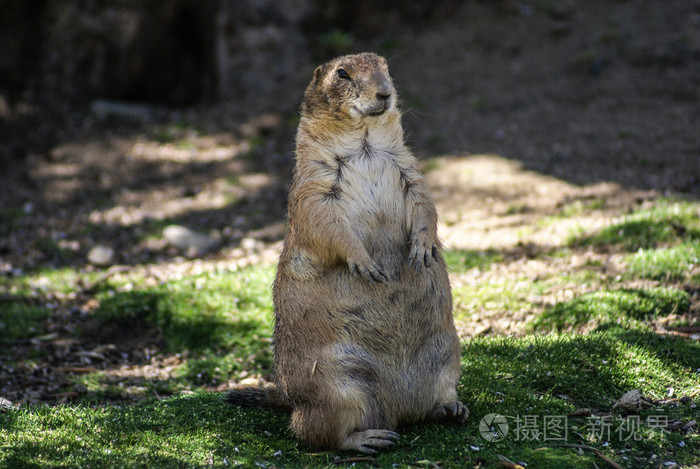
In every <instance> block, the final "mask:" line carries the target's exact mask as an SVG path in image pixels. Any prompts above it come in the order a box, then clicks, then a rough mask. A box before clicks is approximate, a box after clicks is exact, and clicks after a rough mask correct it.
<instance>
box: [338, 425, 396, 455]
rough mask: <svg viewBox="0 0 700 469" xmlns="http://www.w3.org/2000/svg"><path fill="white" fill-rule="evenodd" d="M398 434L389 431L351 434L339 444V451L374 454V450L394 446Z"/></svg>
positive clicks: (367, 431)
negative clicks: (346, 450)
mask: <svg viewBox="0 0 700 469" xmlns="http://www.w3.org/2000/svg"><path fill="white" fill-rule="evenodd" d="M398 438H399V434H398V433H396V432H392V431H391V430H364V431H361V432H352V433H351V434H349V435H348V436H347V437H346V438H345V440H343V442H342V443H341V444H340V449H348V450H355V451H360V452H362V453H367V454H372V453H376V450H375V448H384V447H386V446H391V445H393V444H394V441H395V440H398Z"/></svg>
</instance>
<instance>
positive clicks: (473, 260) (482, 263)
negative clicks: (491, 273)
mask: <svg viewBox="0 0 700 469" xmlns="http://www.w3.org/2000/svg"><path fill="white" fill-rule="evenodd" d="M443 255H444V257H445V262H446V263H447V269H448V270H449V271H450V272H454V273H463V272H466V271H468V270H471V269H474V268H477V269H479V270H481V271H485V270H489V269H490V268H491V266H492V265H493V264H495V263H498V262H502V261H503V259H504V257H503V254H502V253H500V252H499V251H497V250H495V249H489V250H485V251H471V250H467V249H449V250H446V251H445V252H444V253H443Z"/></svg>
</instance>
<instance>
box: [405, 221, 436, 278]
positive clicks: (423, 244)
mask: <svg viewBox="0 0 700 469" xmlns="http://www.w3.org/2000/svg"><path fill="white" fill-rule="evenodd" d="M437 259H438V249H437V246H436V245H435V243H434V241H433V238H432V236H428V235H427V229H425V228H424V229H423V231H421V232H419V233H418V234H416V235H414V236H413V237H412V238H411V252H410V253H409V254H408V265H413V266H415V269H416V272H418V271H419V270H420V269H421V268H422V267H423V266H424V265H425V266H426V267H430V266H431V265H432V263H433V261H437Z"/></svg>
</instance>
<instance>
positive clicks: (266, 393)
mask: <svg viewBox="0 0 700 469" xmlns="http://www.w3.org/2000/svg"><path fill="white" fill-rule="evenodd" d="M224 400H225V401H226V402H228V403H229V404H233V405H237V406H240V407H258V408H260V407H267V408H271V409H277V410H281V411H285V412H291V411H292V403H291V402H289V399H287V398H286V397H285V396H284V394H282V392H280V390H279V389H277V386H275V385H274V384H269V385H265V386H241V387H236V388H233V389H231V390H230V391H229V392H228V393H226V397H225V398H224Z"/></svg>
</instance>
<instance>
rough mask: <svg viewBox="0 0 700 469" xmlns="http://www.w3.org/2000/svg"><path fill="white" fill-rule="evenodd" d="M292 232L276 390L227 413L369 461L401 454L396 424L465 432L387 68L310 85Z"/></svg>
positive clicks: (428, 241) (236, 393)
mask: <svg viewBox="0 0 700 469" xmlns="http://www.w3.org/2000/svg"><path fill="white" fill-rule="evenodd" d="M288 219H289V229H288V232H287V235H286V239H285V242H284V248H283V250H282V255H281V257H280V260H279V265H278V268H277V277H276V279H275V283H274V287H273V300H274V306H275V330H274V339H273V344H274V356H275V373H276V386H274V387H268V388H238V389H234V390H232V391H231V392H230V393H229V395H228V400H229V401H230V402H232V403H234V404H239V405H258V404H262V405H266V404H267V405H272V406H277V407H286V408H289V409H291V411H292V418H291V428H292V430H293V431H294V433H295V434H296V435H297V436H298V437H299V438H301V439H303V440H305V441H307V442H308V443H310V444H311V445H313V446H316V447H326V448H340V449H351V450H357V451H362V452H365V453H373V452H374V451H375V449H376V448H379V447H384V446H388V445H391V444H393V442H394V440H396V439H397V438H398V435H397V434H396V433H394V431H393V430H394V429H396V427H397V426H398V425H399V424H401V423H411V422H417V421H422V420H426V419H429V420H452V421H457V422H463V421H464V420H466V418H467V415H468V414H469V411H468V410H467V408H466V407H465V406H464V405H462V403H460V402H459V401H458V400H457V391H456V386H457V383H458V381H459V375H460V355H459V339H458V337H457V332H456V330H455V327H454V323H453V318H452V296H451V292H450V284H449V280H448V277H447V271H446V269H445V262H444V260H443V258H442V255H441V254H440V247H441V246H440V242H439V240H438V238H437V215H436V211H435V205H434V204H433V202H432V200H431V197H430V194H429V192H428V189H427V187H426V186H425V184H424V182H423V178H422V175H421V174H420V171H419V170H418V169H417V167H416V159H415V158H414V157H413V156H412V154H411V152H410V151H409V150H408V149H407V148H406V146H405V144H404V140H403V129H402V127H401V114H400V112H399V110H398V109H397V108H396V93H395V91H394V86H393V84H392V80H391V77H390V76H389V70H388V66H387V63H386V60H384V58H382V57H379V56H377V55H375V54H369V53H365V54H359V55H348V56H344V57H339V58H337V59H335V60H333V61H331V62H328V63H326V64H324V65H321V66H320V67H318V68H317V69H316V71H315V72H314V77H313V80H312V81H311V83H310V84H309V86H308V87H307V89H306V92H305V93H304V99H303V102H302V104H301V121H300V123H299V129H298V131H297V138H296V168H295V172H294V176H293V181H292V186H291V189H290V193H289V206H288Z"/></svg>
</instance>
